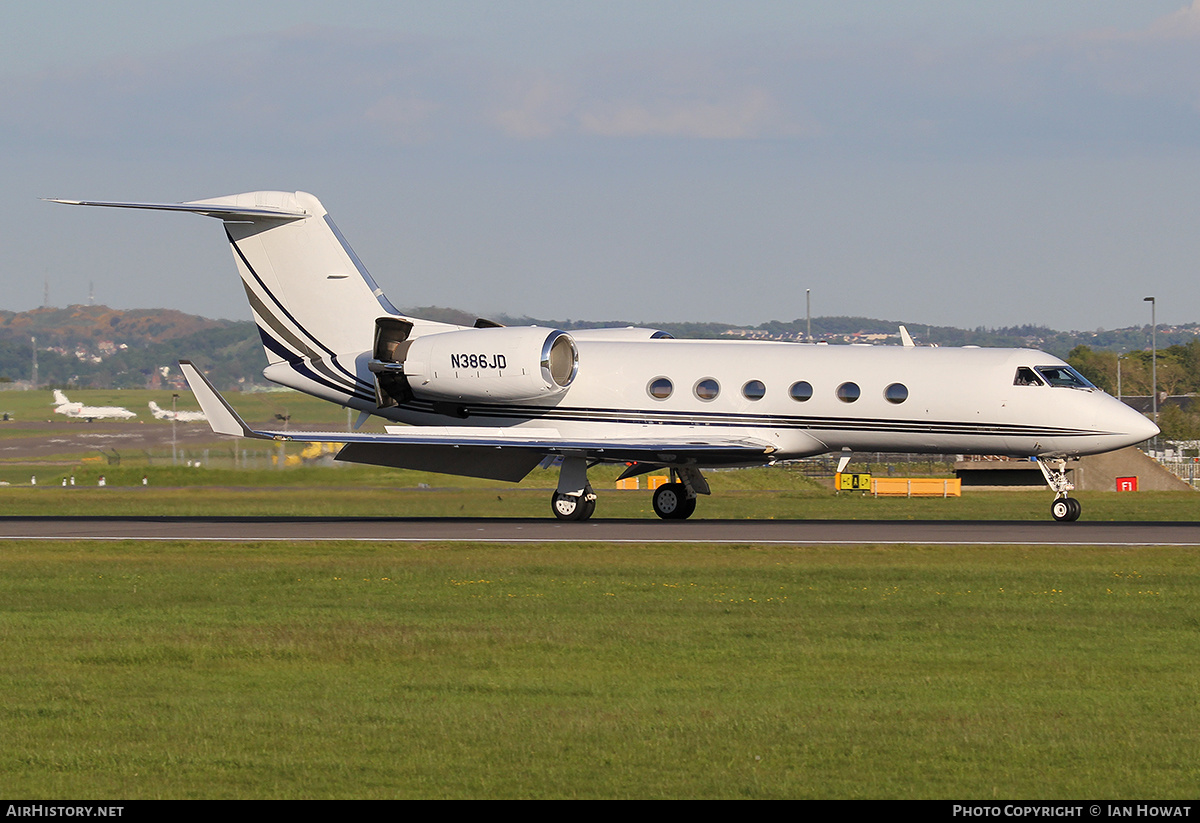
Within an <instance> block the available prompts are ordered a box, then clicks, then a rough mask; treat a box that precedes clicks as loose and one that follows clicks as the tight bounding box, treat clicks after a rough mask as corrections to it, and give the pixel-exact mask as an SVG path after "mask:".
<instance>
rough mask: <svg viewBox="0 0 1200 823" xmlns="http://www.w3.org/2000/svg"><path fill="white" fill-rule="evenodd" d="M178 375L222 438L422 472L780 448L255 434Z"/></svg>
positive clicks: (188, 374) (474, 434) (731, 461)
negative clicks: (322, 451)
mask: <svg viewBox="0 0 1200 823" xmlns="http://www.w3.org/2000/svg"><path fill="white" fill-rule="evenodd" d="M179 367H180V369H181V370H182V371H183V375H184V377H185V378H186V379H187V381H188V385H189V386H190V387H191V389H192V392H193V394H195V395H196V399H197V401H199V403H200V408H201V409H203V410H204V413H205V415H206V416H207V417H208V422H209V425H210V426H212V430H213V431H214V432H216V433H217V434H226V435H230V436H233V437H247V438H251V439H257V440H275V441H289V440H290V441H294V442H298V443H342V444H343V447H342V450H341V451H340V452H338V455H337V459H338V460H346V461H349V462H353V463H369V464H372V465H378V466H392V467H396V468H409V469H418V470H421V471H432V472H440V473H443V474H458V475H465V476H469V477H489V478H493V479H498V480H513V481H516V480H520V479H521V478H523V477H524V476H525V475H527V474H528V473H529V472H530V471H532V470H533V468H534V467H535V466H537V465H538V464H539V463H541V462H542V460H544V459H545V458H546V457H548V456H556V455H563V456H579V457H586V458H588V459H591V460H598V461H601V462H606V463H616V462H635V463H645V464H652V465H660V466H684V465H697V464H699V465H706V466H713V465H730V466H736V465H754V464H761V463H767V462H769V461H770V460H771V455H772V454H773V453H774V452H775V451H776V447H775V445H774V444H772V443H769V442H767V441H765V440H759V439H756V438H751V437H711V436H708V435H707V434H706V435H705V437H704V438H701V437H700V436H699V435H690V434H685V435H666V436H657V435H656V436H655V437H653V438H637V437H634V438H629V437H625V438H607V437H600V438H579V437H565V436H563V435H561V434H560V433H559V432H558V430H557V429H552V428H525V427H520V428H517V427H513V428H498V427H484V426H436V427H435V426H388V427H386V428H387V433H386V434H369V433H358V432H312V431H269V430H259V429H252V428H250V427H249V426H248V425H247V424H246V423H245V421H243V420H242V418H241V416H240V415H238V413H237V412H236V411H234V409H233V407H232V406H230V405H229V403H227V402H226V401H225V398H223V397H222V396H221V395H220V393H218V392H217V390H216V389H215V388H214V387H213V385H212V384H211V383H210V382H208V378H206V377H205V376H204V375H203V373H201V372H200V370H199V369H197V368H196V367H195V365H194V364H192V363H191V362H190V361H187V360H181V361H180V362H179Z"/></svg>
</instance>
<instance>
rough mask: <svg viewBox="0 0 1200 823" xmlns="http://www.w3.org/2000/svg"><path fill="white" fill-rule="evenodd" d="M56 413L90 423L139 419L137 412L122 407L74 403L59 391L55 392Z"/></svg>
mask: <svg viewBox="0 0 1200 823" xmlns="http://www.w3.org/2000/svg"><path fill="white" fill-rule="evenodd" d="M54 411H55V413H56V414H65V415H66V416H67V417H79V418H82V419H84V420H87V421H88V422H89V423H90V422H91V421H93V420H110V419H112V420H128V419H129V418H131V417H137V414H136V413H135V412H131V411H130V410H129V409H124V408H121V407H120V406H85V405H83V404H82V403H72V402H71V401H70V400H68V399H67V396H66V395H65V394H63V393H62V392H61V391H59V390H58V389H55V390H54Z"/></svg>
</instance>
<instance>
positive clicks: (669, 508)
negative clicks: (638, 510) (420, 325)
mask: <svg viewBox="0 0 1200 823" xmlns="http://www.w3.org/2000/svg"><path fill="white" fill-rule="evenodd" d="M694 511H696V498H694V497H688V496H687V487H685V486H684V485H683V484H682V483H664V484H663V485H661V486H659V487H658V490H657V491H655V492H654V513H655V514H657V515H658V516H659V517H661V518H662V519H663V520H687V519H688V518H689V517H691V516H692V512H694Z"/></svg>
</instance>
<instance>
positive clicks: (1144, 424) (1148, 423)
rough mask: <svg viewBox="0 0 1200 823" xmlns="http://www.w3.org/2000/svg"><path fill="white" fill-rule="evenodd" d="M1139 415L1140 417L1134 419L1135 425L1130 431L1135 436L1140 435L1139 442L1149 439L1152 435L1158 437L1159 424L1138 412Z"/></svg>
mask: <svg viewBox="0 0 1200 823" xmlns="http://www.w3.org/2000/svg"><path fill="white" fill-rule="evenodd" d="M1137 416H1138V418H1139V419H1138V420H1136V421H1134V425H1133V426H1131V427H1130V432H1129V433H1130V434H1131V435H1132V436H1134V437H1138V438H1139V440H1138V442H1139V443H1140V442H1142V440H1149V439H1150V438H1151V437H1157V436H1158V432H1159V428H1158V426H1156V425H1154V421H1153V420H1151V419H1150V418H1148V417H1146V416H1145V415H1142V414H1138V415H1137Z"/></svg>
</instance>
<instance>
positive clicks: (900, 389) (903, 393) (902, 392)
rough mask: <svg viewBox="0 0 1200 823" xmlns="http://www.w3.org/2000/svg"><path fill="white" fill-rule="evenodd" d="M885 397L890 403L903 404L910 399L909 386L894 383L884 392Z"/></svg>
mask: <svg viewBox="0 0 1200 823" xmlns="http://www.w3.org/2000/svg"><path fill="white" fill-rule="evenodd" d="M883 396H884V398H885V399H886V400H887V401H888V402H889V403H903V402H904V401H905V400H907V399H908V386H906V385H904V384H903V383H893V384H892V385H890V386H888V387H887V388H886V389H884V390H883Z"/></svg>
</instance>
